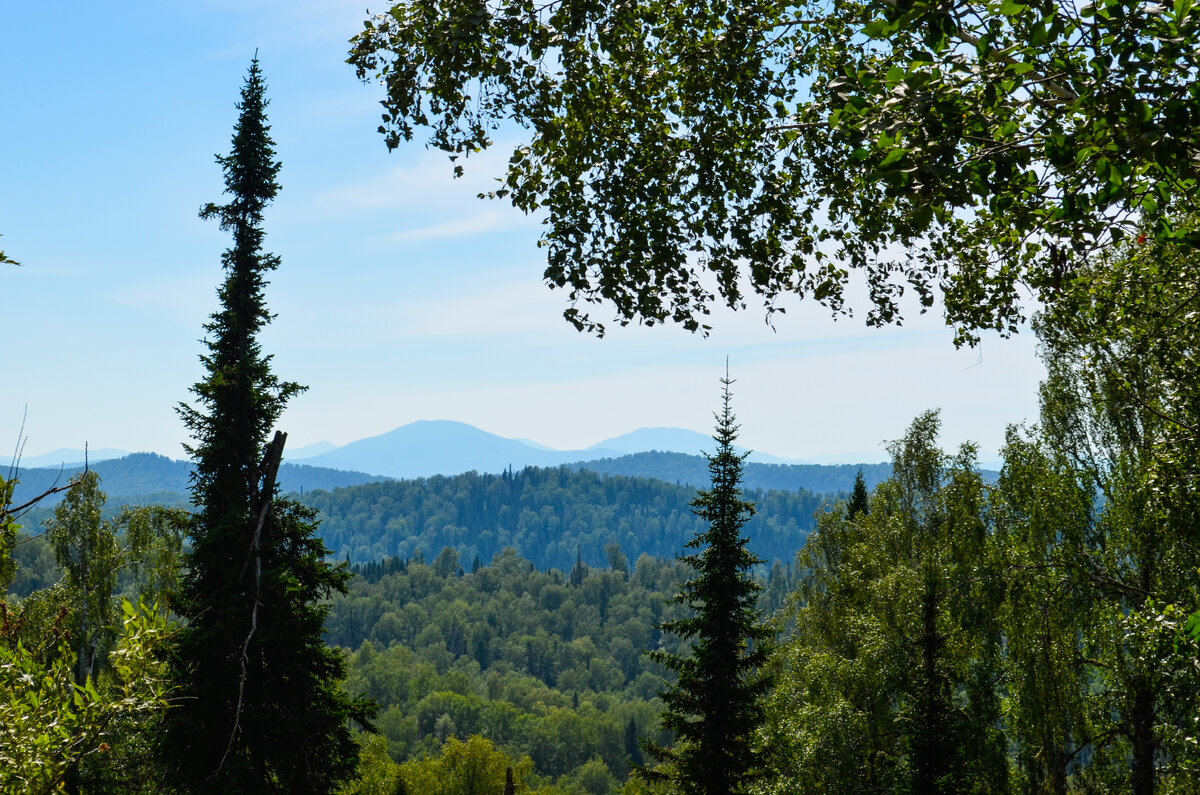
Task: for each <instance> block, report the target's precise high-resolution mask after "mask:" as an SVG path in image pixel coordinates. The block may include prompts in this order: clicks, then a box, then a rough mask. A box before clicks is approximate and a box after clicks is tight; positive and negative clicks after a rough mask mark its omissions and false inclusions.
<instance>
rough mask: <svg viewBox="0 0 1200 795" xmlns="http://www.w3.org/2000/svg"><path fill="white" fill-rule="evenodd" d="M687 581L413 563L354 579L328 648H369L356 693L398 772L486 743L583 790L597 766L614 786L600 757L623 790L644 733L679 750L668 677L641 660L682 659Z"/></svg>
mask: <svg viewBox="0 0 1200 795" xmlns="http://www.w3.org/2000/svg"><path fill="white" fill-rule="evenodd" d="M684 576H686V569H685V568H684V567H683V566H682V565H681V564H679V563H668V562H665V561H660V560H655V559H652V558H650V557H648V556H643V557H642V558H640V559H639V560H638V561H637V563H636V564H635V565H634V566H633V567H632V570H631V571H629V572H624V571H621V570H619V569H607V570H606V569H597V568H589V569H588V571H587V573H586V575H585V576H584V578H583V580H582V582H581V583H580V584H579V585H578V586H577V587H569V586H568V585H567V580H566V577H565V575H564V574H563V573H562V572H561V571H558V570H551V571H549V572H543V571H538V570H536V569H534V568H533V567H532V566H531V565H530V564H529V562H528V561H526V560H523V559H521V558H519V557H517V556H516V554H515V553H514V552H513V551H512V550H506V551H505V552H503V553H501V554H500V555H497V556H496V557H495V558H494V559H493V560H492V562H491V563H490V564H489V565H486V566H481V567H480V568H479V569H478V570H476V571H474V572H469V573H462V574H459V573H458V571H457V569H456V570H454V571H448V572H446V573H444V574H439V573H438V572H437V571H436V569H435V568H433V567H431V566H427V565H426V564H424V563H420V562H417V561H408V562H406V563H404V564H403V565H402V566H394V567H393V566H391V565H389V566H388V567H386V570H383V571H381V573H379V574H378V576H372V577H357V578H355V579H354V580H353V581H352V582H351V583H350V587H349V593H348V594H347V595H345V596H341V597H335V598H334V600H333V607H332V611H331V613H330V616H329V620H328V622H327V624H328V635H327V637H328V638H329V640H330V641H331V642H333V643H336V644H339V645H342V646H349V647H352V648H354V647H357V648H358V651H357V653H355V654H353V655H352V656H351V657H350V664H349V676H348V679H347V687H348V689H350V690H351V692H356V693H360V694H362V695H364V696H367V697H370V698H372V699H373V700H375V701H376V702H377V703H378V704H379V705H380V714H379V718H378V720H377V721H376V726H377V727H378V731H379V732H380V734H381V735H383V736H384V737H386V739H387V743H388V749H389V751H390V752H391V754H392V756H393V757H394V758H396V759H397V760H400V761H412V760H416V759H421V758H423V757H427V756H430V755H432V754H435V753H436V752H437V750H438V749H439V748H440V747H441V745H442V744H443V743H444V742H445V741H446V739H447V738H448V737H457V738H458V739H460V740H462V739H465V738H467V737H468V736H470V735H472V734H478V735H481V736H484V737H487V738H488V739H489V740H491V741H492V742H493V743H495V744H496V745H497V746H499V747H502V748H504V749H505V750H506V752H508V753H509V754H510V756H513V757H514V758H516V757H520V756H528V757H529V758H530V759H531V760H532V761H533V765H534V767H533V771H534V773H536V774H537V775H538V776H539V777H542V778H543V779H545V780H548V781H550V780H554V781H558V782H559V783H560V785H561V786H563V787H566V788H567V790H568V791H574V790H571V788H572V787H582V786H583V784H581V783H580V776H583V774H584V771H583V768H584V766H586V765H589V764H591V768H590V769H589V770H590V773H589V775H590V776H591V778H590V779H589V780H592V781H593V782H594V781H595V780H598V779H599V778H602V777H600V776H599V775H598V771H596V770H594V768H595V764H594V760H596V759H597V758H598V759H599V760H601V761H602V762H603V764H604V766H605V769H606V771H607V775H608V776H611V777H612V779H613V780H614V781H620V780H623V779H624V778H625V776H626V774H627V773H628V770H629V766H630V756H631V754H637V753H640V751H639V749H638V747H637V738H638V735H639V734H645V735H648V736H650V737H652V738H653V739H655V740H656V741H659V742H663V741H665V740H666V739H667V736H666V735H665V734H663V733H662V732H660V731H657V730H656V728H655V725H656V723H657V719H658V714H659V711H660V709H661V703H660V702H659V700H658V698H657V693H658V691H659V690H661V689H662V688H663V686H664V684H665V682H664V680H663V678H662V673H663V670H662V668H661V667H660V666H658V665H656V664H655V663H653V662H652V661H651V660H649V659H648V658H647V657H646V656H645V655H643V654H642V650H644V649H648V648H653V647H662V648H667V649H672V650H678V649H679V641H678V639H676V638H670V637H667V636H661V635H660V633H659V631H658V628H657V625H658V623H659V622H660V621H661V620H663V619H664V618H668V619H669V618H674V617H679V616H681V615H683V611H682V608H681V606H679V605H666V604H665V602H666V599H667V596H668V595H669V593H670V592H671V590H672V589H673V588H675V587H676V584H677V583H678V582H679V580H680V579H682V578H683V577H684ZM631 733H632V741H631V740H630V734H631ZM564 738H569V740H567V741H564ZM635 761H636V760H635ZM584 777H585V778H586V777H587V776H584ZM564 782H565V783H564ZM572 782H573V783H572Z"/></svg>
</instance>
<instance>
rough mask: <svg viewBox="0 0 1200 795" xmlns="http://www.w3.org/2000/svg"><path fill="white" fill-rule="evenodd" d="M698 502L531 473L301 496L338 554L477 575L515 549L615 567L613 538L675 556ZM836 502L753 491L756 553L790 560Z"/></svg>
mask: <svg viewBox="0 0 1200 795" xmlns="http://www.w3.org/2000/svg"><path fill="white" fill-rule="evenodd" d="M685 457H686V456H685ZM854 471H857V468H855V470H854ZM851 479H853V475H851ZM695 496H696V491H695V489H694V488H692V487H689V486H683V485H679V484H675V483H667V482H665V481H662V480H654V479H650V478H633V477H624V476H601V475H599V474H597V473H595V472H590V471H578V472H577V471H573V470H571V469H570V468H569V467H560V468H555V469H538V468H534V467H529V468H527V469H523V470H521V471H519V472H505V473H502V474H499V475H480V474H476V473H474V472H469V473H467V474H465V475H456V476H454V477H441V476H436V477H431V478H424V479H418V480H403V481H388V482H382V483H368V484H365V485H361V486H355V487H352V488H345V489H338V490H336V491H332V492H327V491H318V492H311V493H306V494H305V495H303V496H302V497H301V498H300V500H301V501H302V502H303V503H305V504H306V505H309V506H311V507H313V508H316V509H317V510H319V511H320V512H321V530H320V533H321V535H322V537H323V538H324V539H325V543H326V545H327V546H328V547H329V548H330V549H331V550H333V552H334V554H335V555H336V556H337V557H338V558H340V559H344V558H348V559H350V560H351V561H355V562H363V561H371V560H380V559H382V558H385V557H389V556H398V557H400V558H405V559H407V558H411V557H413V556H415V555H416V554H418V553H420V554H421V555H422V556H424V558H425V559H426V560H432V559H433V558H434V557H435V556H437V555H438V554H439V553H440V552H441V551H442V549H443V548H445V547H452V548H454V549H457V550H458V551H459V553H460V555H461V558H460V559H461V561H462V565H463V566H464V567H465V568H467V569H468V570H470V567H471V565H472V563H473V562H474V560H475V558H478V559H479V560H480V561H481V562H482V563H488V562H489V561H491V559H492V557H493V556H494V555H495V554H496V553H498V552H500V551H501V550H503V549H504V548H505V547H513V548H514V549H515V550H516V551H517V552H518V553H519V554H520V555H522V556H523V557H525V558H526V559H527V560H529V561H531V562H532V563H533V564H534V565H535V566H537V567H538V568H539V569H543V570H545V569H549V568H557V569H560V570H561V571H569V570H570V569H571V568H572V567H573V566H574V565H575V562H576V559H577V558H576V555H577V554H578V555H580V556H581V557H582V560H583V562H584V563H585V564H587V565H589V566H607V565H608V557H607V552H606V550H605V547H606V546H608V545H611V544H613V543H616V544H618V545H619V546H620V548H621V552H622V553H623V554H624V555H625V556H627V557H628V558H629V560H630V562H633V561H635V560H636V559H637V558H638V557H639V556H640V555H642V554H648V555H651V556H654V557H659V558H668V559H669V558H673V557H675V556H676V555H678V554H679V553H680V552H681V551H682V550H683V545H684V543H686V542H687V541H688V539H690V538H691V537H692V536H694V535H695V534H696V533H697V531H698V530H699V528H700V524H701V523H700V520H699V519H698V518H697V517H696V516H695V515H694V514H693V513H692V511H691V507H690V505H689V503H690V502H691V500H692V499H693V498H694V497H695ZM838 496H840V495H821V494H815V493H813V492H811V491H807V490H803V489H802V490H799V491H762V490H759V489H751V490H749V491H748V492H747V497H748V498H749V499H751V500H753V501H754V502H755V503H756V505H757V510H758V514H757V515H756V516H755V517H754V518H753V519H751V521H750V523H749V524H747V525H746V533H747V535H748V536H749V538H750V549H751V550H753V551H754V552H755V553H756V554H758V555H759V556H760V557H761V558H763V559H764V560H766V561H768V562H770V561H772V560H781V561H784V562H788V561H791V560H792V558H793V557H794V556H795V554H796V552H797V551H798V550H799V549H800V547H801V546H803V544H804V540H805V538H806V537H807V536H808V531H809V529H810V528H811V527H812V524H813V512H814V511H816V510H817V509H818V508H820V507H821V506H822V505H823V504H827V503H829V502H832V500H833V499H835V498H836V497H838Z"/></svg>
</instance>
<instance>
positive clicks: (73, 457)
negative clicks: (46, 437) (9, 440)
mask: <svg viewBox="0 0 1200 795" xmlns="http://www.w3.org/2000/svg"><path fill="white" fill-rule="evenodd" d="M127 455H129V451H128V450H113V449H110V448H105V449H101V450H88V451H86V452H85V451H83V450H74V449H69V448H65V447H64V448H62V449H60V450H51V451H50V452H49V453H45V454H44V455H34V456H22V457H21V462H20V463H21V468H22V469H32V468H35V467H60V466H73V465H74V464H82V463H83V460H84V458H86V459H87V460H88V461H89V462H91V463H93V464H94V463H96V462H97V461H111V460H112V459H114V458H121V457H123V456H127ZM4 463H5V464H7V463H8V462H7V461H5V462H4Z"/></svg>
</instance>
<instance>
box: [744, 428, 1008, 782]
mask: <svg viewBox="0 0 1200 795" xmlns="http://www.w3.org/2000/svg"><path fill="white" fill-rule="evenodd" d="M938 426H939V422H938V418H937V415H936V414H935V413H932V412H930V413H926V414H923V415H921V416H919V417H918V418H917V419H916V420H915V421H914V422H913V424H912V426H911V427H910V428H909V430H908V433H907V434H906V435H905V436H904V438H903V439H901V440H899V441H897V442H896V443H894V444H893V445H892V447H891V452H892V455H893V458H894V461H895V473H894V475H893V477H892V478H890V479H889V480H887V481H885V482H884V483H882V484H880V486H879V487H878V488H877V489H876V490H875V493H874V495H873V496H872V498H871V501H870V506H869V510H866V511H859V512H857V513H855V515H854V516H853V518H851V517H850V516H849V512H848V511H847V510H845V509H842V510H838V511H835V512H833V513H829V514H825V515H823V516H821V517H820V520H819V524H818V529H817V531H816V532H815V533H813V534H812V536H810V539H809V543H808V544H807V545H806V546H805V548H804V550H803V551H802V552H801V555H800V558H799V562H800V567H801V572H802V576H801V585H800V587H799V589H798V590H797V594H796V602H795V604H794V605H793V606H792V608H791V611H790V614H789V615H788V616H787V618H788V619H789V621H788V623H790V624H791V629H790V631H789V633H788V635H787V639H786V642H785V643H784V644H783V645H782V646H781V648H780V651H779V653H778V654H777V655H776V657H775V659H774V665H775V667H776V670H777V671H778V674H777V676H778V682H779V684H778V687H777V688H776V690H775V692H774V693H773V694H772V697H771V702H770V708H769V715H770V719H769V726H768V730H767V737H768V742H769V743H770V745H771V747H772V748H774V749H775V754H774V759H773V764H774V765H775V771H776V773H775V775H776V777H777V778H776V780H777V781H778V782H779V784H778V785H777V790H776V791H778V792H796V793H801V792H813V791H821V792H831V793H855V792H921V793H937V792H945V793H958V792H1000V791H1005V790H1006V789H1007V782H1006V778H1007V772H1008V769H1007V760H1006V758H1005V751H1006V748H1005V742H1004V737H1003V735H1002V734H1000V733H999V732H998V731H997V728H998V721H999V717H1000V707H1001V704H1000V699H999V694H998V693H997V692H996V691H995V690H994V684H995V682H996V681H997V679H998V674H999V669H998V657H999V650H1000V644H999V633H998V628H997V626H996V593H995V588H996V587H997V586H998V585H999V584H1000V582H1002V579H1001V575H1000V569H999V567H998V566H996V564H995V563H994V562H993V561H992V560H991V559H990V549H989V546H988V536H987V534H986V532H985V526H984V522H983V519H984V515H985V513H984V511H985V505H984V502H983V499H982V498H983V483H982V481H981V479H980V477H979V475H978V474H977V473H976V472H975V466H974V465H975V461H974V450H973V448H971V447H969V446H966V447H964V449H963V450H962V451H961V452H960V453H959V455H958V456H957V457H955V458H953V459H951V458H948V457H946V456H945V455H943V454H942V453H941V451H940V450H938V448H937V446H936V438H937V431H938Z"/></svg>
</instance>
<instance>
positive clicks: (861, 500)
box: [846, 469, 871, 519]
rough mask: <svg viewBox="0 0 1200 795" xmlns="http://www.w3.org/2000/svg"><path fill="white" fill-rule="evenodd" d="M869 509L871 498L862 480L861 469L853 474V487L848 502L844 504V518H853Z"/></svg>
mask: <svg viewBox="0 0 1200 795" xmlns="http://www.w3.org/2000/svg"><path fill="white" fill-rule="evenodd" d="M870 509H871V498H870V495H868V494H867V483H866V481H864V480H863V473H862V469H859V470H858V474H856V475H855V476H854V489H853V490H852V491H851V492H850V502H848V503H847V504H846V518H847V519H853V518H854V517H855V516H858V515H859V514H860V513H867V512H868V511H870Z"/></svg>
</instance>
